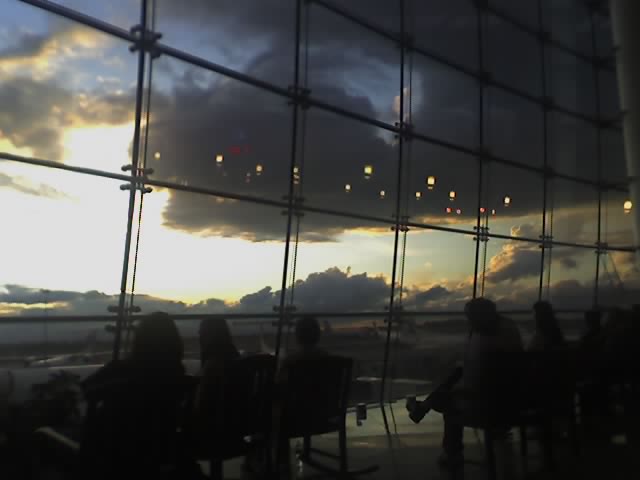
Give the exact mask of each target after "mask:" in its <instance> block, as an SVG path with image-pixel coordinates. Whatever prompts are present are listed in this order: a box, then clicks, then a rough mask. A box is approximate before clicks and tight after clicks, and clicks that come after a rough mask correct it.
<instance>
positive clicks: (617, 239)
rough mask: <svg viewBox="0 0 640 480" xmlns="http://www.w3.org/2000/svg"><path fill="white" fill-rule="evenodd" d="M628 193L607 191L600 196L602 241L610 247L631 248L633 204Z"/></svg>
mask: <svg viewBox="0 0 640 480" xmlns="http://www.w3.org/2000/svg"><path fill="white" fill-rule="evenodd" d="M627 201H630V197H629V193H627V192H619V191H615V190H607V191H605V192H603V195H602V241H603V242H604V243H608V244H609V245H612V246H617V247H631V246H632V245H633V244H634V240H633V208H636V207H635V206H634V205H633V204H632V205H630V206H631V208H627V207H628V206H629V205H625V202H627Z"/></svg>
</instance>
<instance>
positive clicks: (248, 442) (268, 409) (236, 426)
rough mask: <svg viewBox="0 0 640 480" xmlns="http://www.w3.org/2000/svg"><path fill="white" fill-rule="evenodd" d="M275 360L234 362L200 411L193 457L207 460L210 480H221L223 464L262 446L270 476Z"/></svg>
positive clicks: (255, 357)
mask: <svg viewBox="0 0 640 480" xmlns="http://www.w3.org/2000/svg"><path fill="white" fill-rule="evenodd" d="M275 370H276V359H275V357H274V356H273V355H253V356H249V357H244V358H240V359H238V360H234V361H233V362H232V363H231V364H230V365H229V366H228V367H226V368H225V369H224V371H223V372H222V376H221V377H220V383H219V386H218V388H217V394H215V395H213V399H214V400H213V401H211V402H209V403H208V404H207V405H203V406H202V407H201V408H202V410H201V416H202V418H201V421H202V424H201V425H199V427H198V431H197V432H195V433H196V436H195V439H194V440H193V441H194V442H195V445H194V447H195V450H196V457H197V458H200V459H204V460H208V461H209V462H210V466H211V478H215V479H222V478H223V473H224V467H223V462H224V461H225V460H229V459H231V458H235V457H239V456H242V455H246V454H248V453H249V452H251V451H252V450H254V449H257V448H261V447H263V448H264V449H265V452H266V455H265V459H266V470H267V473H269V474H270V473H271V470H272V467H271V448H270V445H271V417H272V395H273V381H274V375H275Z"/></svg>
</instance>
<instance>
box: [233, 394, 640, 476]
mask: <svg viewBox="0 0 640 480" xmlns="http://www.w3.org/2000/svg"><path fill="white" fill-rule="evenodd" d="M391 413H393V415H394V416H395V424H394V423H393V418H391ZM388 417H389V418H388V421H389V423H390V431H391V433H390V434H389V435H387V433H386V430H385V428H384V419H383V417H382V415H381V413H380V410H379V408H377V407H370V408H369V410H368V418H367V420H365V421H364V422H363V423H362V425H361V426H358V425H357V424H356V420H355V414H351V415H349V417H348V433H347V438H348V444H349V467H350V468H352V469H360V468H364V467H369V466H372V465H376V466H378V467H379V468H378V470H377V471H376V472H374V473H372V474H368V475H366V476H363V477H362V478H366V479H371V480H387V479H414V478H415V479H471V480H473V479H486V478H487V471H486V469H485V467H484V464H483V453H484V448H483V445H482V443H481V441H480V438H478V436H476V434H475V432H474V431H473V430H471V429H467V430H465V466H464V468H463V469H461V470H460V471H458V472H455V473H450V472H447V471H444V470H442V469H440V468H439V467H438V466H437V462H436V459H437V457H438V455H439V454H440V441H441V436H442V418H441V416H440V415H439V414H437V413H435V412H431V413H429V414H428V415H427V416H426V417H425V419H424V420H423V421H422V422H421V423H420V424H419V425H415V424H413V423H412V422H411V421H410V420H409V418H408V417H407V413H406V410H405V409H404V403H403V402H398V403H395V404H393V408H392V409H390V411H389V414H388ZM604 423H605V425H604V430H598V433H591V434H588V432H584V431H582V435H581V454H580V456H578V457H576V456H575V455H574V454H573V452H572V451H571V449H570V446H569V443H568V440H567V439H566V438H562V437H563V436H562V434H561V432H559V435H558V438H557V439H556V442H555V446H554V455H555V456H556V459H557V468H556V470H555V471H554V472H553V473H552V472H548V471H546V469H544V468H543V463H542V456H541V454H540V452H539V450H538V446H537V442H536V441H535V440H531V441H530V442H529V444H530V445H529V450H530V452H529V455H528V457H527V459H526V462H525V461H523V459H522V458H521V456H520V446H519V444H518V441H517V435H516V436H513V438H512V439H511V440H510V441H508V442H504V443H502V444H501V445H497V447H496V456H497V463H498V478H500V479H514V480H519V479H532V480H537V479H573V478H579V479H586V480H589V479H596V478H597V479H605V480H618V479H620V480H622V479H625V480H626V479H633V478H639V477H638V472H640V448H639V447H638V445H640V443H636V442H630V441H629V439H628V438H627V435H625V434H623V433H620V431H621V430H624V429H625V425H624V424H623V423H622V422H617V423H616V422H611V421H609V420H608V421H607V422H604ZM598 428H600V427H598ZM295 443H296V440H292V444H293V446H294V448H295ZM314 447H317V448H323V449H327V450H333V451H335V450H336V447H337V436H336V435H333V434H332V435H325V436H322V437H318V438H317V439H316V440H314ZM240 465H241V462H240V461H231V462H228V464H227V465H225V478H247V477H248V476H247V475H246V474H245V475H244V476H243V475H242V474H241V473H240V472H241V468H240ZM291 471H292V477H293V478H294V479H315V478H318V479H321V478H328V476H327V475H325V474H319V473H318V472H317V471H314V470H313V469H312V468H311V467H309V466H306V465H303V466H302V468H299V466H298V465H296V464H295V459H294V460H292V468H291Z"/></svg>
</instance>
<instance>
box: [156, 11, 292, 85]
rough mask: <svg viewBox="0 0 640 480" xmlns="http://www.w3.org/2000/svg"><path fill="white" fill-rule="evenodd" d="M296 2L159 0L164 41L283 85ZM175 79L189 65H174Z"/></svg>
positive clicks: (289, 73) (159, 27)
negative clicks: (181, 0) (178, 0)
mask: <svg viewBox="0 0 640 480" xmlns="http://www.w3.org/2000/svg"><path fill="white" fill-rule="evenodd" d="M295 4H296V2H281V1H279V0H261V1H260V2H254V1H251V0H223V1H216V2H202V1H198V0H189V1H186V2H174V1H171V0H160V1H158V6H157V20H156V22H157V23H156V28H155V30H156V31H158V32H162V42H164V43H166V44H167V45H169V46H171V47H175V48H178V49H180V50H183V51H186V52H188V53H190V54H192V55H195V56H198V57H201V58H204V59H206V60H208V61H211V62H214V63H217V64H219V65H222V66H224V67H227V68H231V69H233V70H236V71H239V72H242V73H246V74H248V75H251V76H253V77H257V78H260V79H263V80H267V81H269V82H271V83H275V84H278V85H281V86H287V85H290V84H291V83H292V81H293V80H292V79H293V58H294V52H295V24H296V23H295V22H296V16H295ZM172 66H174V67H179V68H175V69H174V70H172V71H170V73H171V74H172V75H173V76H175V77H176V78H179V77H181V76H183V75H185V71H188V69H186V68H185V66H180V65H172Z"/></svg>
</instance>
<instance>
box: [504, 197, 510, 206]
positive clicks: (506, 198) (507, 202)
mask: <svg viewBox="0 0 640 480" xmlns="http://www.w3.org/2000/svg"><path fill="white" fill-rule="evenodd" d="M503 202H504V206H505V207H508V206H509V205H511V197H510V196H509V195H507V196H505V197H504V200H503Z"/></svg>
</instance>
